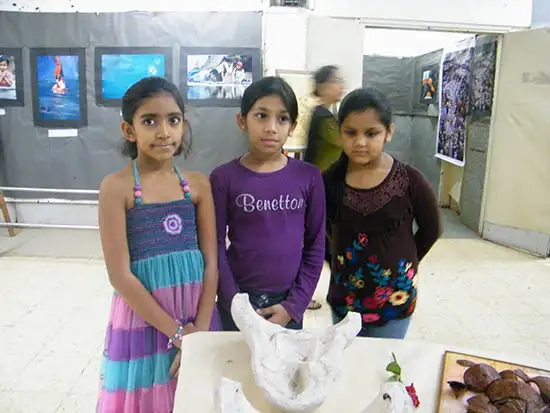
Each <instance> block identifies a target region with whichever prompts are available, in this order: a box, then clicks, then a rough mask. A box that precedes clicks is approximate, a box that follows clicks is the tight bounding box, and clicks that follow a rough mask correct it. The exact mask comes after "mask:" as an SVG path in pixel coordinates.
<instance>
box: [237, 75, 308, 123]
mask: <svg viewBox="0 0 550 413" xmlns="http://www.w3.org/2000/svg"><path fill="white" fill-rule="evenodd" d="M266 96H279V97H280V98H281V100H282V101H283V104H284V106H285V109H286V110H287V112H288V116H289V117H290V122H291V123H293V124H294V123H296V122H297V121H298V99H296V95H295V94H294V90H292V87H291V86H290V85H289V84H288V83H287V82H286V81H285V80H284V79H283V78H281V77H277V76H266V77H264V78H262V79H260V80H257V81H255V82H253V83H252V84H250V86H248V87H247V88H246V90H245V91H244V94H243V97H242V99H241V115H242V116H246V115H248V113H249V112H250V110H251V109H252V107H253V106H254V104H255V103H256V102H257V101H258V100H260V99H262V98H265V97H266Z"/></svg>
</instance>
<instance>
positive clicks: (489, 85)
mask: <svg viewBox="0 0 550 413" xmlns="http://www.w3.org/2000/svg"><path fill="white" fill-rule="evenodd" d="M496 54H497V42H496V41H491V42H486V43H484V44H481V45H476V48H475V52H474V56H473V63H472V68H473V69H472V96H471V99H472V100H471V115H472V120H478V119H481V118H484V117H486V116H490V115H491V110H492V107H493V88H494V83H495V65H496Z"/></svg>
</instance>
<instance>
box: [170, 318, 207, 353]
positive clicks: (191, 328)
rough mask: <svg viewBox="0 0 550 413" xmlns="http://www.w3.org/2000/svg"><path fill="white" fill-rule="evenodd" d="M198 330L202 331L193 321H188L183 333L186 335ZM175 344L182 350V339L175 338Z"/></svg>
mask: <svg viewBox="0 0 550 413" xmlns="http://www.w3.org/2000/svg"><path fill="white" fill-rule="evenodd" d="M197 331H200V330H199V329H198V328H196V327H195V325H194V324H193V323H187V324H186V325H184V326H183V335H184V336H186V335H188V334H192V333H195V332H197ZM173 344H174V346H176V347H177V348H178V349H180V350H181V340H175V341H174V342H173Z"/></svg>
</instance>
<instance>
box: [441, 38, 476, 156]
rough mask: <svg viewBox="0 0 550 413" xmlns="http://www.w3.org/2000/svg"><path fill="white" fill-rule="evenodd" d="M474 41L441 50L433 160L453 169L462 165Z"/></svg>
mask: <svg viewBox="0 0 550 413" xmlns="http://www.w3.org/2000/svg"><path fill="white" fill-rule="evenodd" d="M474 45H475V39H474V38H473V37H472V38H467V39H464V40H461V41H459V42H457V43H456V44H454V45H451V46H449V47H447V48H445V49H443V56H442V59H441V91H440V102H439V120H438V128H437V142H436V153H435V157H436V158H439V159H442V160H444V161H447V162H450V163H452V164H454V165H457V166H464V165H465V162H466V136H467V129H468V114H469V111H470V89H471V87H472V83H471V81H472V67H471V64H472V56H473V53H474Z"/></svg>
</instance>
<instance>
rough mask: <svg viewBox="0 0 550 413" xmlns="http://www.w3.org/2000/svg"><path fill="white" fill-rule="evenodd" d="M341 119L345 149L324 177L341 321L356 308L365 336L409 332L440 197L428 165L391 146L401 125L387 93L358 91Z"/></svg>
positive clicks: (335, 307) (436, 230)
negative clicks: (401, 157)
mask: <svg viewBox="0 0 550 413" xmlns="http://www.w3.org/2000/svg"><path fill="white" fill-rule="evenodd" d="M338 124H339V128H340V139H341V144H342V148H343V151H344V152H343V154H342V156H341V157H340V159H339V160H338V161H337V162H336V163H335V164H334V165H333V166H332V167H331V168H330V169H329V170H327V171H326V172H325V174H324V176H323V178H324V182H325V190H326V198H327V234H328V238H329V245H330V248H329V250H328V256H327V258H328V259H329V262H330V266H331V282H330V287H329V293H328V297H327V300H328V302H329V304H330V305H331V307H332V313H333V321H334V322H338V321H340V320H341V319H342V318H343V317H345V315H346V314H347V312H348V311H355V312H358V313H360V314H361V315H362V318H363V328H362V330H361V332H360V333H359V335H360V336H366V337H381V338H404V337H405V334H406V332H407V329H408V326H409V322H410V316H411V314H412V313H413V311H414V309H415V305H416V298H417V281H418V276H417V270H418V263H419V262H420V260H421V259H422V258H423V257H424V256H425V255H426V253H427V252H428V251H429V250H430V248H431V247H432V246H433V244H434V243H435V242H436V240H437V239H438V238H439V236H440V235H441V226H440V217H439V210H438V205H437V199H436V196H435V194H434V191H433V189H432V188H431V186H430V184H429V182H428V181H427V180H426V178H425V177H424V176H423V175H422V173H421V172H420V171H418V170H417V169H415V168H413V167H411V166H409V165H406V164H404V163H401V162H399V161H398V160H396V159H394V158H393V157H391V156H390V155H388V154H387V153H385V152H384V145H385V143H386V142H389V141H390V139H391V138H392V135H393V132H394V125H393V123H392V110H391V107H390V103H389V101H388V99H387V98H386V97H385V96H384V95H383V94H381V93H380V92H378V91H377V90H376V89H371V88H369V89H357V90H355V91H353V92H351V93H350V94H348V95H347V96H346V97H345V98H344V100H343V101H342V104H341V106H340V110H339V112H338ZM413 222H416V224H417V227H418V229H417V230H416V232H414V231H413Z"/></svg>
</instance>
